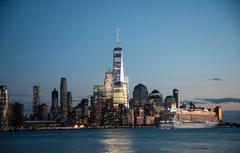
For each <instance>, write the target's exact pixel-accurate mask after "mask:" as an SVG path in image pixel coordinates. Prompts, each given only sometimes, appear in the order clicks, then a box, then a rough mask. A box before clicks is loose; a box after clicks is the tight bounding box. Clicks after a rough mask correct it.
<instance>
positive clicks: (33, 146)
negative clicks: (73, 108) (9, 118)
mask: <svg viewBox="0 0 240 153" xmlns="http://www.w3.org/2000/svg"><path fill="white" fill-rule="evenodd" d="M0 137H1V139H0V152H1V153H15V152H17V153H43V152H44V153H85V152H86V153H98V152H102V153H107V152H112V153H122V152H123V153H127V152H137V153H157V152H161V153H175V152H179V153H180V152H181V153H193V152H194V153H202V152H204V153H212V152H218V153H227V152H229V153H239V150H240V128H213V129H171V130H163V129H159V128H151V129H80V130H59V131H20V132H2V133H0Z"/></svg>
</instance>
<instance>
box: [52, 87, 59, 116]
mask: <svg viewBox="0 0 240 153" xmlns="http://www.w3.org/2000/svg"><path fill="white" fill-rule="evenodd" d="M51 113H52V115H53V118H55V117H56V115H57V113H58V91H57V90H56V88H54V89H53V91H52V106H51Z"/></svg>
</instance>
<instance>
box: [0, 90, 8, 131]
mask: <svg viewBox="0 0 240 153" xmlns="http://www.w3.org/2000/svg"><path fill="white" fill-rule="evenodd" d="M7 112H8V90H7V87H6V86H3V85H0V129H1V128H3V129H5V128H7V126H8V115H7Z"/></svg>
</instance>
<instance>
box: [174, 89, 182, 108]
mask: <svg viewBox="0 0 240 153" xmlns="http://www.w3.org/2000/svg"><path fill="white" fill-rule="evenodd" d="M178 93H179V92H178V90H177V89H173V97H174V98H175V101H176V107H177V108H179V107H180V101H179V96H178Z"/></svg>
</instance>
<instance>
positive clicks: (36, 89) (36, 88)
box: [32, 85, 40, 116]
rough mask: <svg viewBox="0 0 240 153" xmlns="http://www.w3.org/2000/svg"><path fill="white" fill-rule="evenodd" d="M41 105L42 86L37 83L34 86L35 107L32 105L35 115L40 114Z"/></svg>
mask: <svg viewBox="0 0 240 153" xmlns="http://www.w3.org/2000/svg"><path fill="white" fill-rule="evenodd" d="M39 106H40V86H38V85H35V86H33V107H32V114H33V116H37V115H38V113H39Z"/></svg>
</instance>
